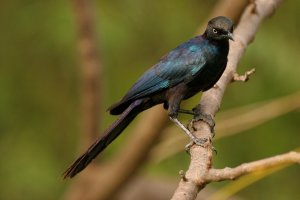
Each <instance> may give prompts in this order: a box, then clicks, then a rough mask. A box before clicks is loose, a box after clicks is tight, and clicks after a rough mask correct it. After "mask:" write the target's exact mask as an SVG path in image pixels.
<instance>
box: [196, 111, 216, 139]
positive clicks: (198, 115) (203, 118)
mask: <svg viewBox="0 0 300 200" xmlns="http://www.w3.org/2000/svg"><path fill="white" fill-rule="evenodd" d="M193 112H195V115H194V119H193V121H192V123H193V122H196V121H199V120H201V121H204V122H205V123H207V124H208V126H209V127H210V132H211V134H212V137H214V136H215V129H214V128H215V121H214V119H213V117H212V116H211V115H209V114H204V113H202V112H201V110H200V109H199V108H198V106H197V107H195V108H193Z"/></svg>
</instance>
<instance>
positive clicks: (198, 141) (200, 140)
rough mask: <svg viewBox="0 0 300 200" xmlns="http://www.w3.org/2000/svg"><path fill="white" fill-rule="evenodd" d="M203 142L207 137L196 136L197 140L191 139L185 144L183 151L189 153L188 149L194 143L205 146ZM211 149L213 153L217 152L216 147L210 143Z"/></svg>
mask: <svg viewBox="0 0 300 200" xmlns="http://www.w3.org/2000/svg"><path fill="white" fill-rule="evenodd" d="M205 142H207V139H204V138H197V141H194V140H191V141H190V142H189V143H188V144H187V145H185V148H184V149H185V151H186V152H187V153H188V154H190V149H191V147H192V146H193V145H194V144H196V145H198V146H201V147H205V146H204V143H205ZM211 150H212V151H213V152H214V153H215V154H217V153H218V152H217V149H216V148H215V147H214V146H213V145H211Z"/></svg>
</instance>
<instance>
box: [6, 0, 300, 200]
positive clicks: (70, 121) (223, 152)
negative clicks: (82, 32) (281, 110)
mask: <svg viewBox="0 0 300 200" xmlns="http://www.w3.org/2000/svg"><path fill="white" fill-rule="evenodd" d="M212 2H215V1H196V0H190V1H182V0H172V1H171V0H167V1H138V0H125V1H121V0H119V1H108V0H107V1H104V0H103V1H97V2H95V4H94V5H95V11H96V16H97V17H96V19H97V20H96V25H97V35H98V36H99V38H98V39H99V46H100V50H101V57H102V62H103V66H104V67H105V68H104V73H105V77H103V80H101V81H102V84H103V87H104V90H105V95H103V98H104V99H103V103H102V108H101V110H102V111H99V112H101V113H103V123H102V125H101V128H102V129H104V128H105V127H106V126H107V125H108V124H109V123H110V122H111V121H112V120H113V119H114V118H113V117H110V116H108V115H107V114H106V113H104V109H105V108H106V107H107V106H109V105H110V104H111V103H113V102H115V101H116V100H118V99H119V98H120V97H122V95H123V94H124V93H125V91H126V90H127V89H128V88H129V87H130V86H131V84H132V83H133V82H134V81H135V80H136V79H137V77H138V76H139V75H140V74H141V73H142V72H143V71H145V70H146V69H147V68H148V67H150V66H151V65H153V64H155V62H156V61H157V60H158V58H159V57H161V56H163V55H164V54H165V53H166V52H167V51H169V50H170V49H172V48H174V47H175V46H176V45H177V44H179V43H181V42H183V41H185V40H187V39H188V38H190V37H191V36H192V35H193V34H194V32H195V30H196V28H197V26H198V25H199V24H202V23H204V21H203V20H204V19H206V16H207V14H208V12H209V10H210V8H211V7H212V5H213V4H212ZM299 9H300V3H299V2H297V1H286V2H285V3H284V4H283V6H282V7H281V8H280V9H279V10H278V12H277V13H276V14H275V15H274V16H273V17H272V18H271V19H269V20H268V21H267V22H265V23H264V24H263V25H262V27H261V29H260V31H259V33H258V35H257V37H256V39H255V41H254V43H253V44H252V45H251V46H250V47H249V48H248V50H247V52H246V56H245V57H244V58H243V61H242V62H241V64H240V66H241V67H240V68H239V71H240V72H241V73H243V72H244V71H245V70H247V69H249V68H252V67H255V68H256V69H257V73H256V74H255V75H254V76H253V77H252V78H251V80H250V81H249V82H248V83H247V84H240V83H235V84H233V85H231V86H230V87H229V88H228V90H227V91H226V95H225V98H224V102H223V105H222V109H224V110H225V109H229V108H232V107H236V106H241V105H245V104H248V103H252V102H256V101H261V100H265V99H271V98H274V97H279V96H283V95H287V94H289V93H292V92H294V91H297V90H299V89H300V88H299V77H298V76H299V74H300V68H299V67H298V65H299V64H298V61H299V59H298V54H299V52H300V45H299V44H300V39H299V33H300V30H299V29H300V22H299V20H298V19H299V14H298V13H299V12H298V11H299ZM72 11H73V10H72V5H71V3H70V2H68V3H67V2H65V1H58V0H54V1H37V0H30V1H16V0H11V1H3V2H2V3H1V7H0V24H1V31H0V36H1V37H0V44H1V46H0V66H1V67H0V92H1V98H0V111H1V114H0V131H1V134H0V151H1V165H0V176H1V182H0V199H11V200H18V199H22V200H25V199H30V200H34V199H57V198H59V197H60V195H61V194H62V192H63V189H64V187H65V185H64V184H65V182H63V181H61V180H60V175H61V173H62V172H63V170H64V169H65V167H66V166H67V165H68V164H69V163H70V162H71V161H72V160H73V158H72V156H73V155H75V152H76V150H75V149H76V143H77V138H78V134H79V124H80V123H79V119H80V112H79V93H78V91H79V80H78V79H79V73H80V72H79V63H78V60H79V58H78V56H77V49H76V47H77V46H76V26H75V21H74V16H73V13H72ZM195 102H196V101H195V100H194V101H193V103H195ZM188 106H192V104H191V105H188ZM299 120H300V116H299V112H294V113H290V114H288V115H286V116H284V117H280V118H278V119H276V120H273V121H271V122H269V123H266V124H265V125H262V126H259V127H257V128H255V129H253V130H250V131H248V132H246V133H244V134H240V135H235V136H234V137H230V138H226V139H222V140H220V141H218V142H217V143H216V144H215V146H216V147H217V149H218V152H219V153H218V155H217V156H215V158H214V160H215V164H216V167H224V166H235V165H238V164H240V163H242V162H247V161H251V160H255V159H259V158H263V157H265V156H270V155H274V154H278V153H282V152H285V151H288V150H290V149H293V148H295V147H297V146H299V142H298V141H300V135H299V132H300V128H299V126H298V124H297V122H298V121H299ZM129 130H130V129H129ZM129 130H128V131H126V133H125V134H123V135H122V137H121V138H120V139H119V140H117V142H116V144H115V145H113V146H112V148H109V149H108V150H107V153H105V155H106V156H110V155H111V154H112V152H114V151H115V149H117V148H121V145H122V141H124V138H125V137H126V135H127V134H129V133H130V131H129ZM241 144H242V145H241ZM181 157H183V158H184V157H185V155H184V154H181V155H180V157H177V158H171V159H170V160H168V161H166V162H164V163H162V164H160V165H157V166H153V165H151V166H148V167H147V168H146V169H145V171H146V172H149V173H151V174H154V175H155V174H156V175H157V174H168V175H169V176H171V175H173V176H177V177H178V175H177V172H178V171H179V170H180V169H185V168H186V165H187V162H188V159H185V158H184V161H185V162H182V161H181V159H179V158H181ZM174 167H176V169H174ZM170 169H171V171H172V172H174V173H169V172H170ZM299 176H300V170H299V168H297V169H296V168H292V170H290V168H289V169H287V170H286V171H284V172H280V173H278V174H274V175H272V176H271V177H270V178H267V179H264V180H262V181H260V182H259V184H258V185H253V186H251V187H249V188H247V189H246V190H245V191H242V192H240V195H241V196H243V197H245V198H246V199H254V198H255V199H274V200H276V199H283V197H284V198H285V199H299V196H298V197H297V196H294V195H295V194H298V186H299V184H300V182H299V179H298V178H295V177H299ZM278 182H283V183H285V185H286V187H282V184H277V183H278ZM214 185H216V186H217V187H218V184H214ZM274 191H280V195H278V192H276V194H275V193H274Z"/></svg>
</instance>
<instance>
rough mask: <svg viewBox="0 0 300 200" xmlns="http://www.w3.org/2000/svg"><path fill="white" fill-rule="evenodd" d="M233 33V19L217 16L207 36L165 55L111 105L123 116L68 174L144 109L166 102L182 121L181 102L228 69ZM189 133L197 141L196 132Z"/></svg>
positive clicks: (82, 165) (171, 113) (174, 117)
mask: <svg viewBox="0 0 300 200" xmlns="http://www.w3.org/2000/svg"><path fill="white" fill-rule="evenodd" d="M232 32H233V23H232V21H231V20H230V19H228V18H226V17H216V18H213V19H212V20H210V21H209V22H208V25H207V28H206V30H205V32H204V34H203V35H200V36H196V37H194V38H192V39H190V40H189V41H187V42H185V43H183V44H181V45H179V46H178V47H176V48H175V49H174V50H172V51H171V52H169V53H168V54H167V55H165V56H164V57H163V58H161V59H160V60H159V62H158V63H157V64H156V65H154V66H153V67H152V68H150V69H149V70H148V71H146V72H145V73H144V74H143V75H142V76H141V77H140V78H139V79H138V81H137V82H136V83H135V84H134V85H133V86H132V87H131V88H130V89H129V91H128V92H127V94H126V95H125V96H124V97H123V98H122V100H121V101H120V102H118V103H116V104H114V105H112V106H111V107H110V108H108V110H109V112H110V114H112V115H120V117H119V119H118V120H116V121H115V122H114V123H113V124H112V125H111V126H110V127H109V128H108V129H107V130H106V131H105V133H104V135H103V136H102V137H100V138H99V139H98V140H97V141H96V142H95V143H94V144H92V145H91V147H90V148H89V149H88V150H87V151H86V152H85V153H84V154H83V155H82V156H80V157H79V158H78V159H77V160H76V161H75V162H74V163H73V164H72V165H71V166H70V167H69V168H68V169H67V170H66V172H65V173H64V177H65V178H66V177H73V176H75V175H76V174H77V173H79V172H80V171H81V170H83V169H84V168H85V167H86V166H87V165H88V164H89V163H90V162H91V161H92V160H93V159H94V158H95V157H96V156H97V155H98V154H99V153H100V152H101V151H102V150H103V149H105V147H106V146H108V145H109V144H110V143H111V142H112V141H113V140H114V139H115V138H116V137H117V136H118V135H119V134H120V133H121V132H122V131H123V130H124V129H125V128H126V127H127V126H128V124H129V123H130V122H131V121H132V120H133V119H134V118H135V117H136V116H137V115H138V114H139V113H140V112H142V111H144V110H146V109H148V108H150V107H152V106H154V105H157V104H161V103H163V104H164V107H165V108H166V109H168V114H169V116H170V118H171V119H172V121H174V122H175V123H177V124H178V123H179V121H178V120H177V115H178V111H179V109H180V103H181V101H182V100H184V99H187V98H190V97H191V96H193V95H195V94H196V93H198V92H199V91H205V90H208V89H210V88H211V87H212V86H213V85H214V84H215V83H216V82H217V81H218V79H219V78H220V76H221V75H222V73H223V72H224V70H225V67H226V63H227V55H228V51H229V42H228V40H229V39H232V40H233V38H232ZM179 124H180V123H179ZM180 125H181V124H180ZM181 128H182V126H181ZM183 129H184V128H183ZM185 131H186V130H185ZM187 134H188V135H189V136H190V137H191V139H192V140H194V141H195V137H194V136H193V135H191V134H190V133H187Z"/></svg>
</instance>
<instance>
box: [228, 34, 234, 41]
mask: <svg viewBox="0 0 300 200" xmlns="http://www.w3.org/2000/svg"><path fill="white" fill-rule="evenodd" d="M227 37H228V39H230V40H232V41H234V39H233V34H232V33H230V32H228V33H227Z"/></svg>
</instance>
